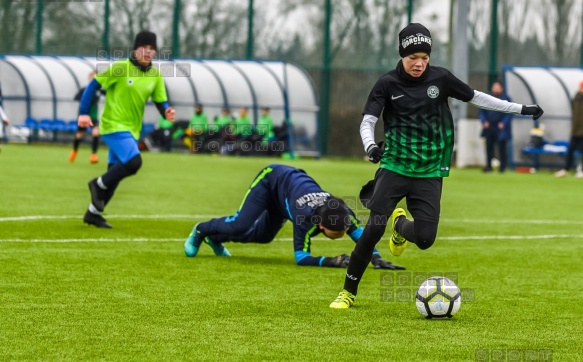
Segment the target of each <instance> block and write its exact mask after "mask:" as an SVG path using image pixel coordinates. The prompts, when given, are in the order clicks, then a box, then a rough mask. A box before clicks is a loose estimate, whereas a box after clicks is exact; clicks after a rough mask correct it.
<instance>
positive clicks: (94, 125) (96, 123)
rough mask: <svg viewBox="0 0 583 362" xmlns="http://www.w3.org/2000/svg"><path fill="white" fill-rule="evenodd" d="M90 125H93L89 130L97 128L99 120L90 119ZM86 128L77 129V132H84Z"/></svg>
mask: <svg viewBox="0 0 583 362" xmlns="http://www.w3.org/2000/svg"><path fill="white" fill-rule="evenodd" d="M91 123H93V126H91V128H95V127H97V128H99V120H98V119H91ZM87 128H89V127H77V131H85V130H86V129H87Z"/></svg>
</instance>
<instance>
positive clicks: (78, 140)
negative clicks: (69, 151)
mask: <svg viewBox="0 0 583 362" xmlns="http://www.w3.org/2000/svg"><path fill="white" fill-rule="evenodd" d="M80 143H81V138H75V140H74V141H73V150H75V151H77V150H78V149H79V144H80Z"/></svg>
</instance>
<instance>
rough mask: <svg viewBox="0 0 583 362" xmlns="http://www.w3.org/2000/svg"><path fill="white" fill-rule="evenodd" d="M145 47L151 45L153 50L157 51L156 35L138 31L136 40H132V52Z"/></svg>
mask: <svg viewBox="0 0 583 362" xmlns="http://www.w3.org/2000/svg"><path fill="white" fill-rule="evenodd" d="M146 45H151V46H153V47H154V49H158V47H157V46H156V34H154V33H152V32H150V31H140V32H139V33H138V35H136V40H134V50H136V49H138V48H139V47H141V46H146Z"/></svg>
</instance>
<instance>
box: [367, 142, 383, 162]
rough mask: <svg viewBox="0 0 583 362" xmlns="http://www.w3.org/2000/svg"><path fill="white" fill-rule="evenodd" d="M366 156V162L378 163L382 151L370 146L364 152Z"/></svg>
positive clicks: (381, 156) (377, 147) (375, 146)
mask: <svg viewBox="0 0 583 362" xmlns="http://www.w3.org/2000/svg"><path fill="white" fill-rule="evenodd" d="M366 154H367V155H368V160H369V161H370V162H372V163H379V161H380V160H381V158H383V151H382V150H381V149H380V147H379V146H377V145H370V146H368V149H367V150H366Z"/></svg>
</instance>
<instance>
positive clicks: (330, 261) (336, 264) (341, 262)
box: [322, 254, 350, 268]
mask: <svg viewBox="0 0 583 362" xmlns="http://www.w3.org/2000/svg"><path fill="white" fill-rule="evenodd" d="M349 262H350V256H348V255H346V254H342V255H338V256H335V257H332V258H324V261H323V262H322V266H328V267H333V268H348V263H349Z"/></svg>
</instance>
